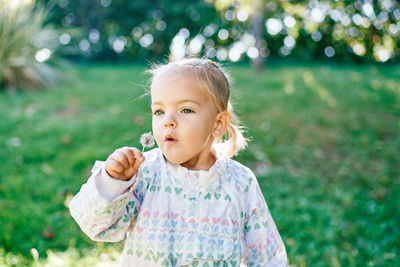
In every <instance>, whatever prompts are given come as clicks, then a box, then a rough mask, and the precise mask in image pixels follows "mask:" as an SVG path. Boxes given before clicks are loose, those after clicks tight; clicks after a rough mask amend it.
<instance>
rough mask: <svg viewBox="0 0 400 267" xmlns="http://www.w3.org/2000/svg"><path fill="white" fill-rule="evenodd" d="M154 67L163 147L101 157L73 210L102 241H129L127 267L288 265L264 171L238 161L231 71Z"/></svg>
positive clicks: (198, 63)
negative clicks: (259, 175) (264, 189)
mask: <svg viewBox="0 0 400 267" xmlns="http://www.w3.org/2000/svg"><path fill="white" fill-rule="evenodd" d="M150 72H151V73H152V74H153V76H152V80H151V87H150V94H151V102H152V104H151V109H152V112H153V134H154V137H155V140H156V142H157V145H158V148H156V149H153V150H151V151H148V152H145V153H143V154H142V153H141V152H140V151H139V150H138V149H136V148H133V147H123V148H120V149H117V150H116V151H114V152H113V153H112V154H111V155H110V156H109V157H108V158H107V160H106V161H105V162H100V161H96V163H95V165H94V167H93V169H92V175H91V177H90V178H89V180H88V181H87V183H86V184H84V185H83V186H82V188H81V190H80V192H79V193H78V194H77V195H76V196H75V197H74V199H73V200H72V202H71V204H70V211H71V215H72V216H73V217H74V219H75V220H76V222H77V223H78V224H79V226H80V227H81V229H82V230H83V232H85V233H86V234H87V235H88V236H89V237H90V238H91V239H92V240H95V241H105V242H117V241H120V240H123V239H126V241H125V247H124V251H123V254H122V261H121V266H134V267H152V266H154V267H155V266H221V267H222V266H230V267H231V266H232V267H233V266H237V267H239V266H240V264H242V265H244V266H260V267H265V266H286V262H287V260H286V251H285V247H284V244H283V242H282V239H281V237H280V235H279V233H278V231H277V228H276V226H275V223H274V221H273V219H272V217H271V214H270V212H269V210H268V207H267V204H266V202H265V200H264V197H263V195H262V193H261V190H260V187H259V185H258V183H257V180H256V178H255V176H254V174H253V173H252V171H251V170H250V169H248V168H247V167H245V166H243V165H241V164H240V163H238V162H236V161H234V160H232V159H230V157H232V156H233V155H235V154H236V153H237V152H238V151H239V150H241V149H243V148H244V147H245V146H246V140H245V139H244V138H243V135H242V132H241V130H240V128H239V127H237V126H235V125H234V124H233V123H232V122H231V121H232V119H234V113H233V111H232V108H231V105H230V101H229V91H230V89H229V82H228V77H227V75H226V73H225V72H224V71H223V69H222V68H221V67H219V66H218V65H217V64H216V63H215V62H213V61H211V60H206V59H196V58H192V59H185V60H181V61H178V62H173V63H169V64H166V65H161V66H158V67H156V68H155V69H153V70H152V71H150ZM226 132H228V134H229V139H228V140H227V141H224V142H223V141H222V137H223V136H224V135H225V134H226Z"/></svg>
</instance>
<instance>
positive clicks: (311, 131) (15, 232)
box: [0, 0, 400, 266]
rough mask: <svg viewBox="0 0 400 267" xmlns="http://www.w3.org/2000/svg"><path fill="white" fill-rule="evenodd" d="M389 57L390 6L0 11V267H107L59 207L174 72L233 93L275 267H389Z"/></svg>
mask: <svg viewBox="0 0 400 267" xmlns="http://www.w3.org/2000/svg"><path fill="white" fill-rule="evenodd" d="M399 45H400V2H399V1H396V0H383V1H373V0H357V1H336V0H326V1H322V0H321V1H317V0H306V1H278V0H271V1H267V0H252V1H250V0H242V1H240V0H237V1H229V0H188V1H177V0H152V1H127V0H90V1H84V0H37V1H34V0H0V233H1V234H0V266H118V258H119V255H120V253H121V251H122V247H123V244H122V243H118V244H104V243H96V242H92V241H90V240H89V239H88V238H87V237H86V236H85V235H84V234H83V233H82V232H81V231H80V230H79V228H78V226H77V225H76V223H75V222H74V221H73V219H72V218H71V216H70V215H69V211H68V209H67V206H68V203H69V201H70V200H71V198H72V197H73V196H74V194H76V193H77V192H78V191H79V188H80V186H81V185H82V184H83V183H84V182H85V181H86V179H87V178H88V177H89V175H90V169H91V167H92V165H93V163H94V161H95V160H105V159H106V157H107V156H108V155H109V154H110V153H111V152H112V151H113V150H115V149H116V148H118V147H121V146H125V145H128V146H137V147H141V146H140V144H139V137H140V134H141V133H143V132H148V131H150V130H151V112H150V108H149V103H150V99H149V97H148V96H144V97H141V96H143V94H144V93H145V92H146V90H147V89H148V79H149V77H148V76H147V75H146V74H144V73H145V70H146V69H148V68H149V67H150V66H151V64H152V63H159V62H166V61H168V60H176V59H180V58H183V57H190V56H199V57H207V58H210V59H213V60H215V61H217V62H221V63H222V64H223V66H224V67H225V68H226V69H227V70H228V72H229V73H230V74H231V76H232V78H233V86H232V87H233V102H234V104H235V108H236V110H237V113H238V114H239V117H240V118H241V121H242V124H243V125H244V126H245V127H246V129H247V136H248V137H250V138H251V139H252V141H251V142H250V144H249V148H248V149H247V150H246V151H244V152H242V153H240V154H239V155H238V156H237V157H236V158H235V159H236V160H238V161H240V162H242V163H243V164H245V165H247V166H249V167H250V168H251V169H252V170H253V171H254V172H255V173H256V175H257V178H258V181H259V183H260V186H261V188H262V190H263V193H264V196H265V198H266V200H267V203H268V205H269V208H270V210H271V213H272V215H273V217H274V219H275V222H276V224H277V226H278V228H279V231H280V233H281V235H282V238H283V240H284V242H285V245H286V249H287V252H288V258H289V264H290V266H396V265H398V264H399V262H400V257H399V255H400V254H399V253H400V245H399V242H398V240H399V238H400V210H399V208H398V203H400V197H399V196H400V185H399V184H400V131H399V129H400V65H399V62H400V48H399Z"/></svg>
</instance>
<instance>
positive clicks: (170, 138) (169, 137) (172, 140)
mask: <svg viewBox="0 0 400 267" xmlns="http://www.w3.org/2000/svg"><path fill="white" fill-rule="evenodd" d="M177 141H178V140H177V139H175V138H174V137H173V136H172V135H170V134H168V135H166V136H165V138H164V142H165V143H167V144H169V145H172V144H175V143H176V142H177Z"/></svg>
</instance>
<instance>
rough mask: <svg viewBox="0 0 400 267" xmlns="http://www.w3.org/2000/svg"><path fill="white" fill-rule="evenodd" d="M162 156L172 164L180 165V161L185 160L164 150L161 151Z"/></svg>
mask: <svg viewBox="0 0 400 267" xmlns="http://www.w3.org/2000/svg"><path fill="white" fill-rule="evenodd" d="M162 153H163V155H164V157H165V158H166V159H167V160H168V161H169V162H170V163H172V164H174V165H181V164H182V163H184V162H185V160H184V159H182V158H181V157H179V156H176V155H171V153H165V152H164V151H162Z"/></svg>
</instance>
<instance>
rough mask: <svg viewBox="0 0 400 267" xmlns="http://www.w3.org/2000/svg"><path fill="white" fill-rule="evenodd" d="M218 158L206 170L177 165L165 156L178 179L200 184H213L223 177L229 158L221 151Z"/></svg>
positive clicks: (217, 154)
mask: <svg viewBox="0 0 400 267" xmlns="http://www.w3.org/2000/svg"><path fill="white" fill-rule="evenodd" d="M216 156H217V159H216V161H215V163H214V165H213V166H211V168H210V169H209V170H208V171H206V170H189V169H188V168H186V167H183V166H181V165H175V164H172V163H170V162H169V161H168V160H167V159H166V158H165V157H164V156H162V157H163V159H164V161H165V163H166V166H167V169H168V170H169V171H170V172H171V174H172V175H173V176H175V177H176V179H178V180H180V181H183V182H184V181H189V182H193V183H199V185H200V186H205V185H208V184H211V183H213V182H215V181H217V180H220V181H221V182H222V180H221V179H223V177H224V173H225V169H226V163H227V159H226V158H225V157H224V156H223V155H222V154H220V153H218V152H217V153H216Z"/></svg>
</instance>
